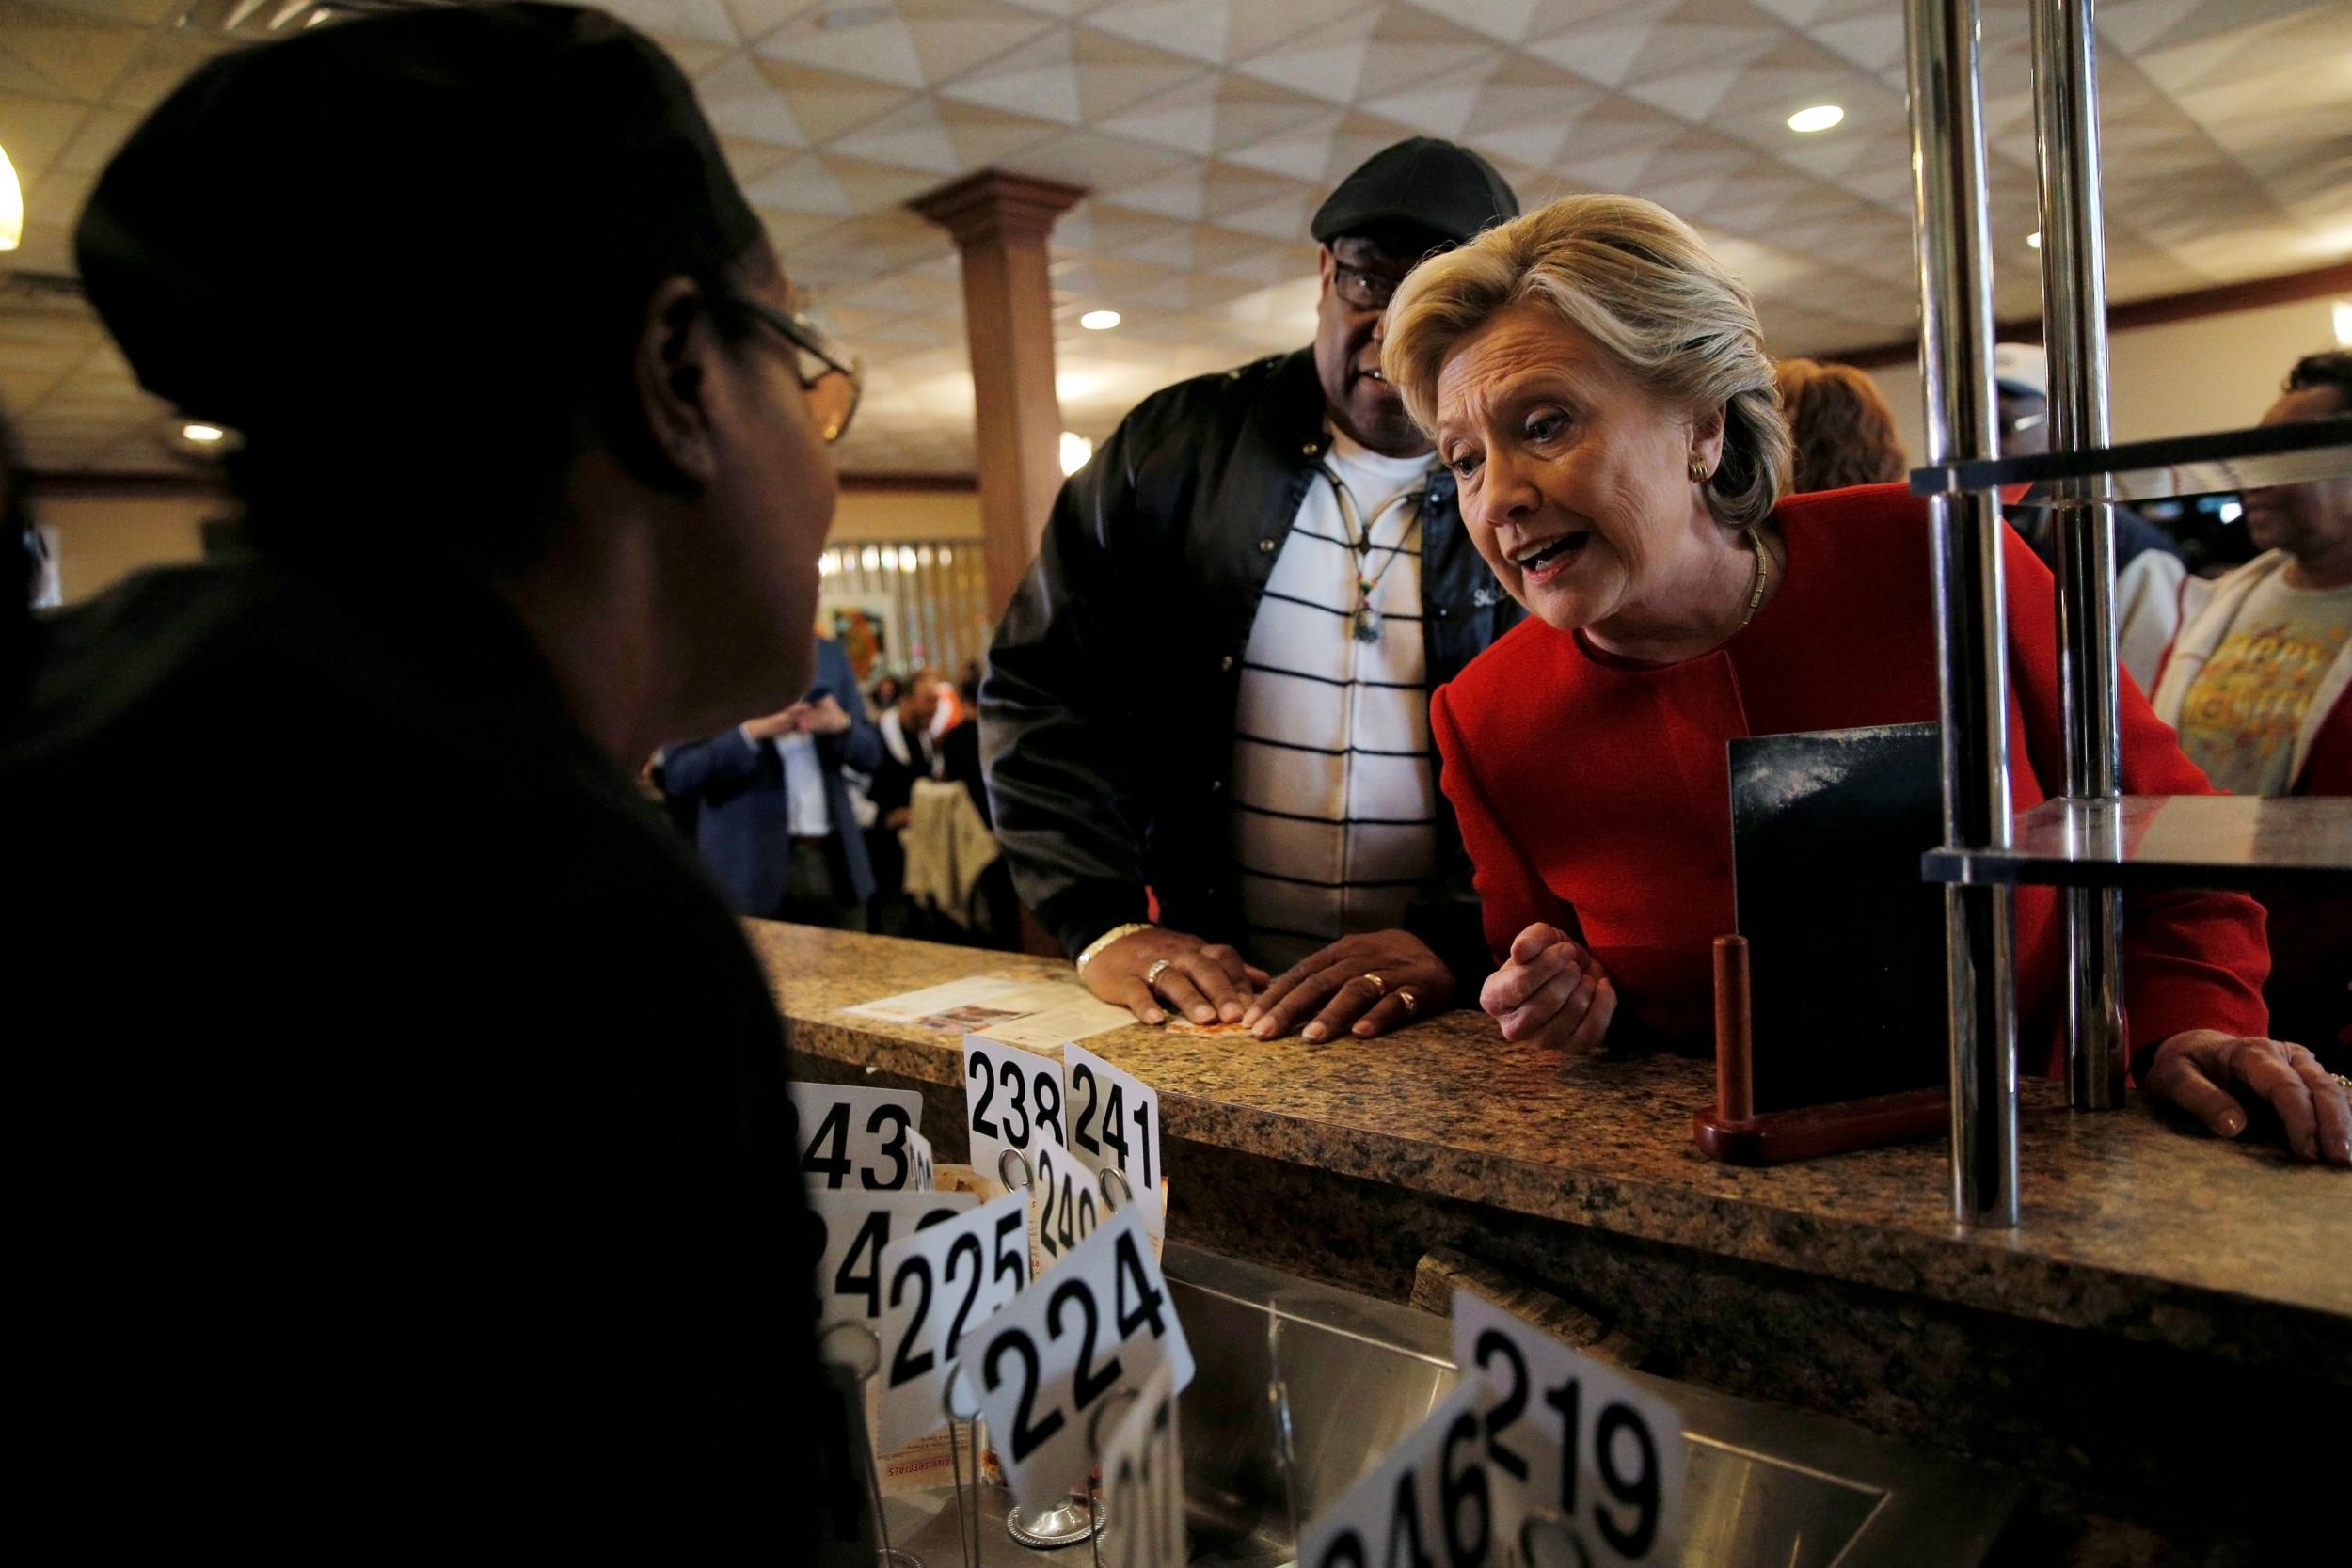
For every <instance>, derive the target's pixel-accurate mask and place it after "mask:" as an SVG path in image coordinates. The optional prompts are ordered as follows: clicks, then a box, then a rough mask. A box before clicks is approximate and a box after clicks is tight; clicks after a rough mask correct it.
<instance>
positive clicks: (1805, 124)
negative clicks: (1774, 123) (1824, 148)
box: [1788, 103, 1846, 131]
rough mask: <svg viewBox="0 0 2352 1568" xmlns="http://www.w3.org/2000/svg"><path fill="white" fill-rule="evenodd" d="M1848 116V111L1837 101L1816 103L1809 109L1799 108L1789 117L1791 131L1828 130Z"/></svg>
mask: <svg viewBox="0 0 2352 1568" xmlns="http://www.w3.org/2000/svg"><path fill="white" fill-rule="evenodd" d="M1845 118H1846V111H1845V110H1843V109H1841V108H1839V107H1838V106H1837V105H1836V104H1835V103H1816V104H1815V105H1813V107H1811V108H1809V109H1799V110H1798V111H1797V112H1796V113H1795V114H1793V115H1790V116H1789V117H1788V129H1790V130H1791V131H1826V130H1828V129H1829V128H1830V127H1831V126H1833V125H1835V124H1836V123H1837V122H1838V121H1839V120H1841V119H1845Z"/></svg>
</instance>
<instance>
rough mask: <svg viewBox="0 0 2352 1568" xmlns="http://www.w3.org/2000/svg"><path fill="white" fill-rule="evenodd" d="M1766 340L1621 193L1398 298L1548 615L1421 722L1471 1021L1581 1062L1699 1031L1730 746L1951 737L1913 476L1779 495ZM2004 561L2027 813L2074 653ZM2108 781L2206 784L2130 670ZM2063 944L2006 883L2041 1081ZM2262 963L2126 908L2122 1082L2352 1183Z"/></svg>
mask: <svg viewBox="0 0 2352 1568" xmlns="http://www.w3.org/2000/svg"><path fill="white" fill-rule="evenodd" d="M1762 343H1763V333H1762V330H1761V328H1760V327H1759V326H1758V325H1757V324H1756V315H1755V309H1754V307H1753V306H1752V305H1751V304H1750V302H1749V299H1748V295H1747V293H1746V291H1745V290H1744V289H1742V288H1741V287H1740V284H1739V283H1738V282H1737V281H1736V280H1734V279H1733V278H1732V277H1730V276H1729V275H1728V274H1726V273H1725V272H1724V270H1723V269H1722V267H1721V266H1720V265H1719V264H1718V263H1717V262H1716V261H1714V259H1713V258H1712V257H1711V256H1709V255H1708V252H1707V250H1706V248H1705V247H1704V245H1701V244H1700V242H1699V240H1698V237H1697V236H1696V235H1695V234H1694V233H1692V231H1691V230H1690V229H1689V228H1688V227H1687V226H1685V225H1684V224H1683V223H1682V222H1681V221H1680V220H1678V219H1677V218H1675V217H1674V216H1673V215H1672V214H1668V213H1666V212H1665V211H1663V210H1662V209H1661V208H1658V207H1655V206H1652V205H1651V204H1649V203H1648V202H1645V201H1640V200H1636V199H1633V198H1624V197H1571V198H1565V199H1564V200H1561V201H1557V202H1554V203H1553V204H1552V205H1551V206H1549V207H1548V208H1545V209H1543V210H1542V211H1540V212H1536V213H1532V214H1528V215H1527V216H1525V217H1523V218H1520V219H1518V220H1517V221H1516V222H1513V223H1509V224H1505V225H1503V226H1502V227H1500V228H1498V229H1493V230H1488V231H1487V232H1486V234H1484V235H1482V236H1481V237H1480V238H1478V239H1477V240H1475V241H1473V242H1471V243H1470V245H1465V246H1463V247H1462V248H1460V249H1458V250H1455V251H1453V252H1450V253H1448V254H1446V255H1443V256H1439V257H1436V258H1433V259H1432V260H1430V261H1424V262H1423V263H1422V265H1421V266H1420V267H1419V268H1418V269H1416V270H1415V271H1414V273H1413V275H1412V276H1411V277H1409V278H1407V279H1406V283H1405V285H1404V286H1403V288H1401V289H1400V290H1399V291H1398V293H1397V295H1396V300H1395V303H1394V304H1393V305H1392V306H1391V308H1390V312H1389V317H1388V325H1387V348H1386V352H1385V355H1384V357H1383V368H1384V370H1385V371H1386V373H1387V374H1388V376H1389V378H1390V380H1391V381H1392V382H1394V383H1395V384H1396V386H1397V388H1398V389H1399V390H1400V391H1401V392H1402V393H1403V394H1404V397H1405V402H1406V407H1407V408H1408V409H1410V410H1411V411H1412V413H1413V416H1414V418H1415V419H1416V420H1419V421H1420V422H1421V423H1422V426H1423V427H1424V428H1426V429H1428V430H1429V431H1430V432H1431V433H1432V435H1433V436H1434V438H1435V440H1436V442H1437V448H1438V456H1439V458H1440V459H1441V460H1442V461H1443V462H1444V463H1446V464H1447V466H1448V467H1451V468H1452V469H1453V470H1454V474H1455V476H1456V478H1457V480H1458V481H1459V483H1460V487H1461V498H1462V517H1463V521H1464V523H1465V525H1466V526H1467V527H1468V528H1469V529H1470V534H1471V537H1472V538H1473V540H1474V541H1475V542H1476V544H1477V546H1478V548H1479V550H1480V553H1481V554H1482V555H1484V556H1485V558H1486V563H1487V564H1488V565H1489V566H1490V567H1492V568H1493V570H1494V574H1495V577H1496V578H1497V579H1498V580H1499V581H1500V582H1501V583H1502V586H1503V587H1504V589H1506V590H1507V591H1508V592H1509V593H1510V594H1512V595H1513V597H1515V598H1517V599H1518V600H1519V601H1520V602H1521V603H1522V604H1524V605H1525V606H1526V607H1527V609H1528V610H1529V611H1530V616H1529V619H1528V620H1527V621H1526V622H1525V623H1524V624H1523V625H1521V626H1519V627H1518V629H1517V630H1516V631H1513V632H1511V633H1510V634H1508V635H1507V636H1505V637H1504V638H1503V639H1502V641H1499V642H1497V643H1496V644H1495V645H1494V647H1493V648H1491V649H1490V650H1489V651H1488V652H1487V653H1486V655H1484V656H1483V657H1480V658H1479V659H1477V660H1476V661H1474V662H1473V663H1472V664H1471V665H1470V668H1469V669H1468V670H1466V671H1465V672H1464V673H1463V674H1462V675H1461V676H1460V678H1459V679H1457V680H1455V681H1454V683H1453V684H1452V685H1450V686H1448V687H1445V688H1443V689H1440V690H1439V691H1438V694H1437V697H1436V699H1435V700H1434V702H1433V705H1432V708H1431V715H1430V717H1431V728H1432V729H1433V731H1434V732H1435V734H1436V736H1437V739H1438V748H1439V750H1440V752H1442V753H1443V757H1444V763H1445V767H1444V771H1443V774H1442V780H1443V784H1444V787H1445V791H1446V794H1447V796H1448V797H1449V798H1450V799H1451V800H1452V801H1453V804H1454V811H1455V814H1456V815H1457V816H1458V817H1459V818H1460V821H1461V827H1462V835H1463V839H1464V841H1465V842H1466V843H1467V844H1468V846H1469V847H1470V853H1471V855H1472V857H1473V859H1474V860H1475V861H1476V863H1477V872H1478V888H1479V892H1480V895H1481V896H1482V898H1483V899H1484V902H1485V907H1486V935H1487V939H1488V941H1489V942H1490V943H1491V944H1492V945H1493V947H1494V948H1495V950H1496V953H1497V955H1498V957H1499V959H1500V961H1501V962H1502V968H1501V970H1500V971H1499V972H1498V973H1497V974H1495V975H1494V977H1493V978H1492V979H1490V980H1489V981H1488V982H1487V984H1486V988H1485V990H1484V993H1483V995H1482V996H1481V998H1480V1000H1481V1003H1482V1005H1483V1006H1485V1007H1486V1010H1487V1011H1488V1012H1489V1013H1491V1014H1493V1015H1494V1016H1495V1017H1496V1018H1497V1019H1498V1020H1500V1021H1501V1023H1502V1032H1503V1035H1504V1037H1506V1038H1509V1039H1514V1040H1523V1039H1535V1040H1540V1041H1542V1042H1544V1043H1547V1044H1552V1045H1556V1046H1558V1047H1560V1048H1561V1049H1563V1050H1564V1051H1568V1052H1579V1051H1588V1050H1592V1049H1595V1048H1597V1046H1599V1044H1600V1043H1601V1042H1602V1039H1603V1038H1604V1037H1605V1035H1606V1033H1607V1031H1608V1028H1609V1024H1610V1022H1611V1019H1612V1018H1613V1015H1614V1013H1615V1011H1616V1009H1617V1008H1618V1007H1619V1006H1624V1007H1625V1008H1627V1009H1628V1010H1629V1011H1630V1012H1632V1013H1635V1014H1637V1015H1639V1016H1640V1017H1641V1019H1642V1020H1643V1022H1645V1023H1646V1024H1648V1025H1650V1026H1652V1027H1653V1028H1655V1029H1656V1030H1658V1031H1660V1032H1661V1033H1663V1034H1664V1035H1666V1036H1667V1037H1670V1038H1681V1039H1693V1038H1696V1037H1702V1036H1703V1035H1704V1033H1705V1031H1706V1027H1707V1020H1708V1015H1709V1007H1710V1005H1711V999H1710V989H1709V988H1710V981H1709V972H1708V950H1709V943H1710V942H1711V941H1712V939H1713V938H1714V937H1715V936H1716V935H1717V934H1719V933H1721V932H1724V931H1728V930H1730V929H1732V928H1733V912H1732V880H1731V868H1732V847H1731V834H1730V827H1729V822H1730V810H1729V787H1730V786H1729V781H1728V777H1727V770H1726V768H1725V765H1724V743H1725V742H1726V741H1727V740H1729V739H1731V738H1732V737H1734V736H1744V735H1769V734H1775V733H1781V732H1787V731H1792V730H1817V729H1842V728H1848V727H1851V726H1856V725H1866V724H1892V723H1907V722H1916V721H1931V720H1933V719H1934V718H1935V717H1936V712H1937V701H1936V668H1937V667H1936V658H1935V646H1934V637H1935V630H1934V627H1935V621H1934V612H1933V607H1932V602H1931V580H1932V579H1931V573H1930V564H1929V542H1930V534H1929V529H1928V521H1927V515H1926V511H1925V508H1924V505H1923V504H1922V503H1921V502H1919V501H1916V500H1915V499H1912V498H1910V497H1909V496H1907V495H1906V494H1904V493H1903V492H1902V491H1901V490H1899V489H1898V488H1897V487H1895V486H1893V485H1877V486H1867V487H1863V488H1858V489H1851V490H1841V491H1833V492H1829V493H1826V494H1821V495H1814V496H1805V497H1802V498H1798V499H1791V500H1788V501H1782V500H1781V499H1780V492H1781V488H1782V485H1783V483H1784V477H1785V474H1786V471H1787V467H1788V430H1787V427H1786V425H1785V424H1784V422H1783V420H1782V418H1781V415H1780V412H1779V409H1778V406H1777V403H1776V400H1775V398H1774V394H1773V390H1772V366H1771V363H1770V361H1769V360H1767V359H1766V358H1765V357H1764V355H1763V349H1762ZM2007 569H2008V578H2009V595H2010V643H2011V647H2010V684H2011V689H2010V758H2011V773H2012V788H2013V791H2014V794H2015V798H2016V804H2017V806H2018V808H2019V809H2021V810H2022V809H2024V808H2026V807H2028V806H2032V805H2034V804H2036V803H2038V802H2039V801H2041V800H2043V799H2044V798H2046V796H2047V795H2048V794H2049V793H2050V785H2051V783H2052V782H2053V781H2055V780H2057V779H2058V777H2059V772H2060V767H2061V760H2060V759H2061V757H2062V754H2063V752H2062V736H2061V731H2060V727H2059V721H2058V655H2057V649H2056V646H2055V641H2054V633H2053V629H2052V628H2053V626H2054V625H2055V622H2054V619H2053V615H2054V610H2053V605H2052V597H2053V593H2052V587H2051V580H2050V576H2049V573H2048V572H2047V571H2046V570H2044V569H2043V567H2042V564H2041V562H2039V561H2037V560H2036V559H2035V558H2034V556H2033V553H2032V552H2031V551H2030V550H2029V549H2027V548H2026V546H2025V545H2024V544H2023V543H2022V542H2021V541H2019V540H2017V539H2016V538H2015V537H2014V536H2011V537H2010V540H2009V541H2008V553H2007ZM2122 763H2123V781H2124V785H2125V788H2126V789H2128V790H2129V791H2131V792H2132V793H2135V794H2204V793H2207V792H2208V789H2209V786H2208V785H2207V784H2206V783H2205V780H2204V777H2203V775H2201V773H2199V772H2198V771H2197V769H2196V768H2194V767H2193V766H2191V765H2190V764H2189V762H2188V761H2187V760H2186V759H2185V757H2183V756H2182V755H2181V752H2180V750H2179V748H2178V747H2177V746H2176V745H2175V744H2174V742H2173V738H2172V736H2171V734H2170V732H2169V731H2168V730H2166V729H2165V727H2164V726H2163V725H2162V724H2160V723H2158V722H2157V721H2156V720H2155V718H2154V716H2153V714H2152V713H2151V712H2150V711H2149V709H2148V705H2147V703H2146V701H2145V700H2144V699H2143V698H2142V697H2141V696H2140V694H2139V692H2138V690H2137V689H2136V688H2134V687H2132V686H2131V685H2130V683H2129V682H2128V681H2127V682H2126V683H2125V688H2124V693H2123V755H2122ZM1569 926H1575V927H1579V928H1581V931H1582V933H1583V938H1584V942H1587V943H1589V949H1588V948H1587V947H1586V946H1585V945H1581V944H1580V943H1579V942H1576V941H1574V940H1571V939H1570V938H1569V937H1568V935H1567V934H1566V932H1565V930H1564V929H1563V927H1569ZM2059 945H2060V943H2059V935H2058V920H2057V914H2056V905H2055V895H2053V894H2052V893H2051V892H2050V891H2049V890H2047V889H2034V888H2025V889H2020V890H2019V892H2018V895H2017V921H2016V950H2017V966H2018V999H2019V1011H2020V1015H2021V1021H2020V1022H2021V1037H2022V1038H2024V1039H2026V1040H2027V1041H2029V1042H2035V1044H2036V1045H2041V1044H2046V1045H2048V1046H2049V1047H2050V1048H2051V1054H2050V1057H2049V1060H2050V1061H2051V1062H2052V1063H2053V1064H2055V1063H2056V1062H2057V1061H2058V1059H2059V1058H2058V1053H2057V1029H2056V1017H2057V1009H2058V995H2057V992H2058V987H2057V980H2058V963H2059ZM2268 963H2269V959H2268V956H2267V953H2266V951H2265V946H2264V942H2263V923H2262V911H2261V909H2260V907H2259V906H2257V905H2256V904H2255V903H2254V902H2253V901H2252V900H2250V899H2248V898H2245V897H2242V896H2239V895H2233V894H2218V893H2203V892H2168V893H2153V894H2138V895H2133V896H2132V897H2131V898H2130V899H2129V900H2128V902H2127V905H2126V924H2125V933H2124V986H2125V1000H2126V1006H2127V1009H2128V1024H2129V1028H2130V1032H2131V1040H2132V1046H2133V1061H2134V1066H2135V1069H2136V1076H2137V1079H2138V1081H2139V1083H2140V1084H2141V1085H2143V1086H2145V1087H2146V1088H2147V1089H2148V1090H2149V1091H2150V1092H2151V1093H2152V1094H2153V1095H2155V1096H2158V1097H2161V1098H2164V1099H2169V1100H2171V1101H2175V1102H2177V1103H2179V1104H2180V1105H2181V1106H2183V1107H2184V1108H2185V1109H2186V1110H2187V1111H2189V1112H2190V1113H2191V1114H2193V1115H2194V1116H2196V1117H2198V1118H2199V1119H2200V1120H2201V1121H2203V1122H2204V1123H2205V1124H2206V1125H2207V1126H2209V1127H2211V1128H2212V1129H2213V1130H2214V1131H2215V1132H2218V1133H2221V1134H2222V1135H2224V1136H2234V1135H2235V1134H2236V1133H2238V1132H2242V1131H2243V1130H2244V1129H2245V1127H2246V1125H2247V1111H2246V1109H2245V1107H2244V1105H2242V1104H2241V1103H2240V1101H2241V1100H2242V1099H2243V1100H2245V1101H2251V1102H2255V1103H2258V1104H2265V1105H2267V1106H2269V1107H2270V1108H2271V1109H2272V1110H2273V1111H2274V1112H2275V1113H2276V1114H2277V1116H2278V1117H2279V1119H2280V1122H2281V1123H2282V1124H2283V1126H2284V1128H2285V1131H2286V1134H2287V1142H2288V1144H2289V1146H2290V1147H2291V1148H2294V1150H2295V1151H2296V1153H2297V1154H2298V1155H2300V1156H2302V1157H2303V1158H2306V1159H2319V1160H2326V1161H2328V1162H2330V1163H2332V1164H2352V1103H2347V1101H2346V1097H2345V1093H2344V1085H2342V1084H2341V1083H2339V1082H2337V1081H2336V1080H2334V1079H2332V1078H2330V1077H2329V1076H2328V1074H2327V1073H2326V1072H2325V1071H2324V1070H2322V1069H2321V1068H2320V1067H2319V1065H2318V1063H2317V1061H2316V1060H2315V1059H2314V1058H2313V1057H2312V1054H2311V1053H2310V1052H2309V1051H2307V1050H2305V1049H2303V1048H2302V1047H2301V1046H2299V1045H2290V1044H2285V1043H2282V1042H2280V1041H2275V1040H2271V1039H2268V1038H2266V1037H2265V1028H2266V1026H2267V1015H2266V1014H2265V1011H2264V1008H2263V1002H2262V994H2261V991H2262V982H2263V977H2264V974H2265V972H2266V970H2267V968H2268ZM2028 1049H2029V1050H2031V1049H2033V1046H2029V1047H2028Z"/></svg>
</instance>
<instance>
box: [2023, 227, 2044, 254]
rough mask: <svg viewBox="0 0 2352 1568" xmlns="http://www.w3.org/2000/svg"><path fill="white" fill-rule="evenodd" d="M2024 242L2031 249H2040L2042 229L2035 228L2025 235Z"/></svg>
mask: <svg viewBox="0 0 2352 1568" xmlns="http://www.w3.org/2000/svg"><path fill="white" fill-rule="evenodd" d="M2026 245H2027V246H2028V247H2029V248H2031V249H2034V250H2040V249H2041V248H2042V230H2039V229H2037V230H2034V231H2033V232H2032V233H2030V234H2028V235H2026Z"/></svg>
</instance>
